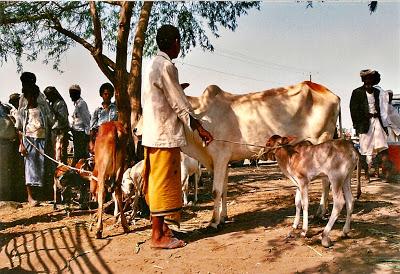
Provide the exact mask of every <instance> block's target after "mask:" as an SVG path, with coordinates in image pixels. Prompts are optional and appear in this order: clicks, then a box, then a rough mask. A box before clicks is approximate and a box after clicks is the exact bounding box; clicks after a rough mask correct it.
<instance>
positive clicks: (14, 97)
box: [8, 93, 21, 119]
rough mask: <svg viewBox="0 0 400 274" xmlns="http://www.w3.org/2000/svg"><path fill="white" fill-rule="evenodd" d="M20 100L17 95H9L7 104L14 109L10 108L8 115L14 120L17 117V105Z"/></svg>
mask: <svg viewBox="0 0 400 274" xmlns="http://www.w3.org/2000/svg"><path fill="white" fill-rule="evenodd" d="M20 98H21V96H20V95H19V93H12V94H10V97H9V100H8V103H9V104H10V105H12V106H13V107H14V108H11V110H10V115H11V116H13V117H14V118H15V119H17V115H18V105H19V100H20Z"/></svg>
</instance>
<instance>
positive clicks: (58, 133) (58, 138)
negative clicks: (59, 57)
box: [44, 86, 69, 164]
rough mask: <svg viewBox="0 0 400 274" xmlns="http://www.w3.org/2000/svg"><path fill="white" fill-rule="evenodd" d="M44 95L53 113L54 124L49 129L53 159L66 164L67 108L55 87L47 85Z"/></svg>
mask: <svg viewBox="0 0 400 274" xmlns="http://www.w3.org/2000/svg"><path fill="white" fill-rule="evenodd" d="M44 95H46V98H47V100H48V101H49V102H50V108H51V110H52V111H53V114H54V120H55V122H54V125H53V128H52V130H51V140H52V143H53V148H54V155H55V159H56V160H57V161H59V162H62V163H63V164H67V159H68V152H67V148H68V131H69V122H68V108H67V104H66V103H65V101H64V99H63V98H62V96H61V95H60V93H59V92H58V90H57V89H56V88H55V87H52V86H49V87H47V88H45V89H44Z"/></svg>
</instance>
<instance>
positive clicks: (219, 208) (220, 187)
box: [210, 158, 228, 228]
mask: <svg viewBox="0 0 400 274" xmlns="http://www.w3.org/2000/svg"><path fill="white" fill-rule="evenodd" d="M227 173H228V158H227V159H219V161H216V162H215V165H214V182H213V196H214V212H213V218H212V220H211V224H210V225H211V226H212V227H214V228H218V225H220V224H221V223H222V222H224V221H225V218H226V217H227V214H226V204H225V205H224V204H223V203H224V202H225V203H226V194H225V199H223V196H224V193H226V186H225V184H226V182H227ZM224 209H225V215H224V214H223V211H224Z"/></svg>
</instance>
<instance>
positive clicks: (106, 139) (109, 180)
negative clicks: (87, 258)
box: [90, 121, 129, 239]
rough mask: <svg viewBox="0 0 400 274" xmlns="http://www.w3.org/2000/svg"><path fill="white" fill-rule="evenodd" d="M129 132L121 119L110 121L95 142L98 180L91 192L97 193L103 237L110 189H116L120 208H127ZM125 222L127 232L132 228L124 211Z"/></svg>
mask: <svg viewBox="0 0 400 274" xmlns="http://www.w3.org/2000/svg"><path fill="white" fill-rule="evenodd" d="M127 141H128V136H127V133H126V130H125V128H124V127H123V125H122V124H121V123H120V122H116V121H112V122H106V123H104V124H102V125H101V126H100V127H99V131H98V134H97V137H96V142H95V145H94V153H95V165H94V170H93V175H94V176H96V177H97V181H96V180H94V179H92V180H91V182H90V192H91V193H92V195H95V194H97V201H98V205H99V207H98V209H97V226H96V238H98V239H99V238H101V237H102V232H103V223H102V214H103V203H104V198H105V194H106V192H105V191H106V189H107V190H108V191H110V192H112V191H114V194H115V199H116V201H117V204H118V208H119V211H120V212H123V211H122V210H123V207H122V194H121V181H122V175H123V173H124V170H125V156H126V144H127ZM121 224H122V227H123V229H124V232H125V233H127V232H129V228H128V225H127V222H126V218H125V215H124V214H121Z"/></svg>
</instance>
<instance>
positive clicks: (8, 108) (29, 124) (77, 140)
mask: <svg viewBox="0 0 400 274" xmlns="http://www.w3.org/2000/svg"><path fill="white" fill-rule="evenodd" d="M20 80H21V84H22V89H21V92H22V93H21V94H18V93H13V94H11V95H10V97H9V102H8V104H7V103H1V108H0V115H3V116H4V115H9V116H11V117H12V118H13V120H14V121H15V127H16V129H17V130H18V138H19V149H18V151H19V153H20V154H21V155H22V156H23V157H24V171H25V172H24V174H25V185H26V192H27V196H28V202H29V204H31V205H32V206H36V205H38V204H39V202H38V200H39V199H40V198H41V197H39V196H40V194H39V193H40V192H41V188H42V187H43V186H44V185H45V181H46V180H48V178H47V177H48V176H46V174H51V170H52V167H54V163H49V162H48V160H47V159H46V157H45V156H44V155H43V152H44V153H45V154H47V155H49V156H50V157H52V158H53V159H54V160H55V161H57V162H59V163H63V164H67V159H68V150H67V149H68V145H69V140H70V139H71V138H72V142H73V160H72V163H71V165H72V166H74V165H75V164H76V163H77V162H78V161H79V159H82V158H84V159H86V158H88V157H89V154H90V153H89V146H88V144H89V139H90V135H92V136H95V135H96V132H97V129H98V127H99V126H100V125H101V124H103V123H104V122H107V121H116V120H117V119H118V111H117V108H116V105H115V103H113V102H111V100H112V98H113V96H114V87H113V85H112V84H110V83H104V84H103V85H101V87H100V89H99V92H100V96H101V97H102V98H103V102H102V103H101V106H99V107H98V108H96V110H95V111H94V112H93V113H92V115H91V114H90V112H89V109H88V106H87V104H86V102H85V101H84V100H83V99H82V97H81V88H80V86H79V85H76V84H74V85H72V86H71V87H70V88H69V95H70V97H71V100H72V102H73V104H74V109H73V112H72V115H71V117H69V112H68V108H67V104H66V102H65V100H64V98H63V97H62V96H61V95H60V93H59V92H58V90H57V88H56V87H54V86H48V87H46V88H45V89H44V90H43V93H42V92H40V89H39V87H38V86H37V85H36V75H35V74H34V73H31V72H24V73H22V75H21V77H20ZM46 170H49V172H46ZM35 196H36V197H35Z"/></svg>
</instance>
